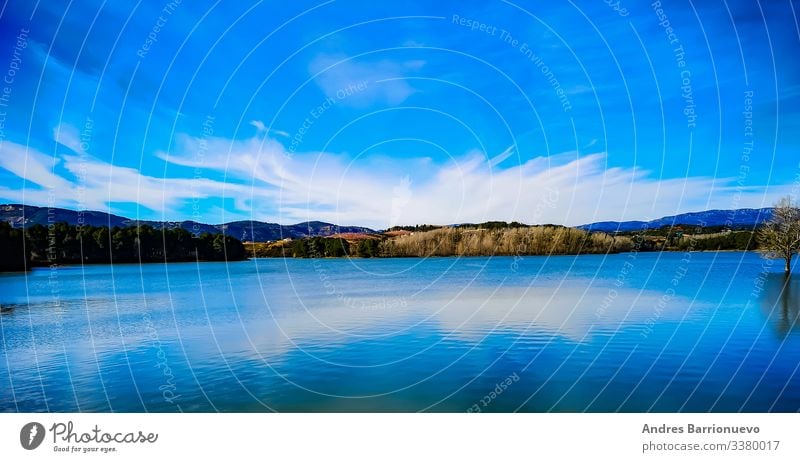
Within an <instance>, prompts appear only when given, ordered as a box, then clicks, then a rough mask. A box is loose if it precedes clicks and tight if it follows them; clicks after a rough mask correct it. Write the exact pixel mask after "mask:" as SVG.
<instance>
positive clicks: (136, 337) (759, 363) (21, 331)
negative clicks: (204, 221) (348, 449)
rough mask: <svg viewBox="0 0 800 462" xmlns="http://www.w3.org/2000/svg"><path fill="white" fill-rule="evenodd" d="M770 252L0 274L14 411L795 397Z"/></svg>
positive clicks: (504, 407)
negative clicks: (765, 255) (765, 256)
mask: <svg viewBox="0 0 800 462" xmlns="http://www.w3.org/2000/svg"><path fill="white" fill-rule="evenodd" d="M770 263H771V262H770V261H765V260H762V259H761V258H760V257H759V256H758V255H757V254H754V253H734V252H728V253H691V254H683V253H663V254H658V253H647V254H636V253H631V254H620V255H613V256H591V255H586V256H577V257H574V256H559V257H549V258H548V257H524V258H521V259H520V258H511V257H503V258H497V257H495V258H431V259H358V260H356V259H353V260H346V259H341V260H299V259H298V260H294V259H290V260H283V259H259V260H251V261H246V262H237V263H230V264H226V263H200V264H194V263H174V264H169V265H160V264H147V265H115V266H113V267H112V266H106V265H94V266H85V267H79V266H76V267H62V268H59V269H57V270H50V269H37V270H34V271H33V272H30V273H27V274H22V273H15V274H4V275H0V305H2V308H3V313H2V314H0V331H1V333H2V339H0V340H1V341H2V351H1V353H0V410H3V411H137V412H138V411H158V412H177V411H273V410H274V411H457V412H463V411H467V410H472V411H481V412H509V411H534V412H539V411H670V412H672V411H797V410H798V409H800V373H798V369H799V368H800V324H798V308H799V307H800V275H796V276H795V278H794V280H792V281H791V282H790V283H789V284H788V285H786V284H785V281H784V278H783V276H782V274H780V270H781V269H782V264H781V263H780V262H775V263H774V264H770Z"/></svg>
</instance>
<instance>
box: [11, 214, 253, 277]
mask: <svg viewBox="0 0 800 462" xmlns="http://www.w3.org/2000/svg"><path fill="white" fill-rule="evenodd" d="M245 258H247V255H246V252H245V249H244V246H243V245H242V242H241V241H239V240H238V239H236V238H233V237H231V236H225V235H222V234H210V233H203V234H200V235H197V236H195V235H193V234H192V233H190V232H189V231H187V230H185V229H182V228H175V229H168V228H164V229H156V228H154V227H152V226H149V225H140V226H127V227H119V226H115V227H113V228H108V227H105V226H88V225H83V226H76V225H70V224H67V223H55V224H53V225H50V226H42V225H34V226H31V227H28V228H27V229H25V230H24V231H23V230H21V229H15V228H12V227H11V225H9V224H8V223H6V222H2V223H0V270H2V271H21V270H24V269H26V268H28V267H31V266H48V265H53V264H76V263H157V262H161V263H164V262H179V261H195V260H201V261H222V260H231V261H233V260H243V259H245Z"/></svg>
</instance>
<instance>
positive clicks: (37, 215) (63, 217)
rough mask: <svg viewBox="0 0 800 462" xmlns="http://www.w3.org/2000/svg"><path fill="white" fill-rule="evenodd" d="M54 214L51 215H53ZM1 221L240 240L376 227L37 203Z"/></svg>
mask: <svg viewBox="0 0 800 462" xmlns="http://www.w3.org/2000/svg"><path fill="white" fill-rule="evenodd" d="M51 217H52V218H51ZM0 221H6V222H8V223H9V224H11V226H13V227H15V228H27V227H29V226H33V225H37V224H39V225H43V226H47V225H48V224H50V223H63V222H66V223H68V224H70V225H77V224H79V222H80V224H84V225H91V226H109V227H112V228H113V227H114V226H119V227H125V226H137V225H149V226H152V227H154V228H157V229H161V228H162V227H165V226H166V227H167V228H178V227H180V228H183V229H185V230H187V231H189V232H191V233H194V234H202V233H211V234H220V233H224V234H225V235H228V236H232V237H235V238H237V239H239V240H241V241H255V242H266V241H276V240H280V239H285V238H292V239H297V238H303V237H316V236H330V235H333V234H338V233H373V232H375V231H374V230H372V229H370V228H366V227H363V226H340V225H336V224H333V223H326V222H322V221H306V222H302V223H296V224H293V225H281V224H278V223H267V222H262V221H257V220H237V221H230V222H227V223H220V224H207V223H200V222H197V221H193V220H183V221H155V220H133V219H130V218H127V217H123V216H120V215H115V214H111V213H106V212H99V211H94V210H82V211H75V210H69V209H64V208H60V207H38V206H35V205H22V204H1V205H0Z"/></svg>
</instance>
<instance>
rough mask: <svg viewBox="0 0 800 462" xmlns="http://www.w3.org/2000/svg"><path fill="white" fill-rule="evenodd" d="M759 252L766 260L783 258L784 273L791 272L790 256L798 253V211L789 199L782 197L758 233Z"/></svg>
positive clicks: (799, 227) (799, 237) (799, 224)
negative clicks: (760, 251)
mask: <svg viewBox="0 0 800 462" xmlns="http://www.w3.org/2000/svg"><path fill="white" fill-rule="evenodd" d="M758 237H759V243H760V244H761V250H762V252H764V255H765V256H766V257H767V258H783V259H784V261H785V262H786V265H785V266H784V272H785V274H786V275H787V276H788V275H789V274H791V272H792V256H794V254H795V253H797V252H798V251H800V209H798V208H797V206H796V205H795V204H794V203H792V199H791V197H788V196H787V197H784V198H783V199H781V200H780V201H778V203H777V204H775V208H774V209H773V211H772V218H770V219H769V221H767V222H766V223H765V224H764V226H763V228H762V229H761V231H760V232H759V236H758Z"/></svg>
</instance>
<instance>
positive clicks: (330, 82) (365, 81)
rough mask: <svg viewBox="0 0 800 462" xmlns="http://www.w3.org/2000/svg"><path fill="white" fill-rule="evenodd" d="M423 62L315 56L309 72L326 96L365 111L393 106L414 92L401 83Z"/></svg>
mask: <svg viewBox="0 0 800 462" xmlns="http://www.w3.org/2000/svg"><path fill="white" fill-rule="evenodd" d="M424 65H425V62H424V61H419V60H414V61H406V62H395V61H390V60H380V61H374V62H369V61H364V60H358V59H356V58H349V57H347V56H343V55H328V54H321V55H318V56H317V57H316V58H314V60H312V61H311V64H310V66H309V71H310V72H311V75H312V77H314V80H315V82H316V83H317V85H319V87H320V88H321V89H322V91H323V92H324V93H325V96H327V97H329V98H333V99H334V100H336V101H338V102H339V103H341V104H343V105H348V106H354V107H366V106H369V105H371V104H375V103H382V104H386V105H389V106H396V105H398V104H400V103H402V102H403V101H405V100H406V98H408V97H409V96H411V95H412V94H413V93H414V92H415V89H414V88H413V87H412V86H411V85H410V84H409V83H408V81H407V80H404V79H403V77H405V76H406V74H408V73H409V72H413V71H416V70H419V69H420V68H422V67H423V66H424Z"/></svg>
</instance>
